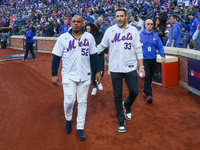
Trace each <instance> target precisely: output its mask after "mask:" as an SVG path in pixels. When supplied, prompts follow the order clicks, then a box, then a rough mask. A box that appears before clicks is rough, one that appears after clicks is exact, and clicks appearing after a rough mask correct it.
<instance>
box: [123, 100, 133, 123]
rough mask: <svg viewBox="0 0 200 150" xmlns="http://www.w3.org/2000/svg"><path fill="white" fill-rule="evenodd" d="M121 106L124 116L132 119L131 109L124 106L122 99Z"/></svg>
mask: <svg viewBox="0 0 200 150" xmlns="http://www.w3.org/2000/svg"><path fill="white" fill-rule="evenodd" d="M122 106H123V108H124V115H125V118H126V119H127V120H131V119H132V114H131V109H130V108H129V109H127V107H125V105H124V101H123V103H122Z"/></svg>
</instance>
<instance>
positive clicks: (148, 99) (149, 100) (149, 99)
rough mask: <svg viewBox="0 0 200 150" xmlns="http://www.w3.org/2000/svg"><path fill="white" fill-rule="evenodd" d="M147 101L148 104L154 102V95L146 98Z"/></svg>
mask: <svg viewBox="0 0 200 150" xmlns="http://www.w3.org/2000/svg"><path fill="white" fill-rule="evenodd" d="M146 102H147V104H151V103H153V98H152V96H148V97H147V99H146Z"/></svg>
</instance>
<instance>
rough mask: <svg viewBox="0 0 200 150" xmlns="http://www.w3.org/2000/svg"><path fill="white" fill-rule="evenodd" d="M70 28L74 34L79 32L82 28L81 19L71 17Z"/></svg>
mask: <svg viewBox="0 0 200 150" xmlns="http://www.w3.org/2000/svg"><path fill="white" fill-rule="evenodd" d="M71 26H72V31H74V32H79V31H81V28H82V26H83V23H82V18H81V17H79V16H75V17H73V18H72V21H71Z"/></svg>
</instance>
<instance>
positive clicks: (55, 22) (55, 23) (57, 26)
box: [54, 21, 60, 37]
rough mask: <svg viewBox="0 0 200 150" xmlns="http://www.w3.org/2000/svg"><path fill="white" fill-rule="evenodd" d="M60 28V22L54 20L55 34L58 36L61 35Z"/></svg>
mask: <svg viewBox="0 0 200 150" xmlns="http://www.w3.org/2000/svg"><path fill="white" fill-rule="evenodd" d="M59 29H60V25H59V24H58V22H57V21H54V33H55V35H54V36H56V37H58V36H59Z"/></svg>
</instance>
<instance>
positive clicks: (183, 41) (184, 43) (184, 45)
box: [181, 38, 188, 48]
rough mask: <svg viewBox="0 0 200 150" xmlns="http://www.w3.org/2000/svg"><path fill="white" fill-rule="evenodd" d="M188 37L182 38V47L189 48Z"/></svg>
mask: <svg viewBox="0 0 200 150" xmlns="http://www.w3.org/2000/svg"><path fill="white" fill-rule="evenodd" d="M187 45H188V43H187V39H184V38H181V48H187Z"/></svg>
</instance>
